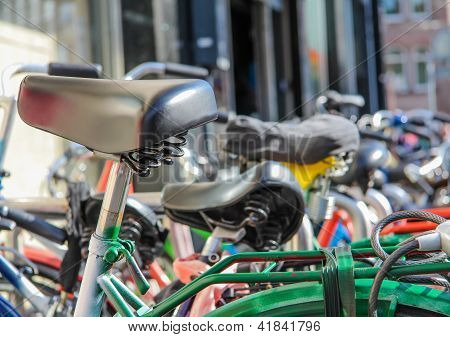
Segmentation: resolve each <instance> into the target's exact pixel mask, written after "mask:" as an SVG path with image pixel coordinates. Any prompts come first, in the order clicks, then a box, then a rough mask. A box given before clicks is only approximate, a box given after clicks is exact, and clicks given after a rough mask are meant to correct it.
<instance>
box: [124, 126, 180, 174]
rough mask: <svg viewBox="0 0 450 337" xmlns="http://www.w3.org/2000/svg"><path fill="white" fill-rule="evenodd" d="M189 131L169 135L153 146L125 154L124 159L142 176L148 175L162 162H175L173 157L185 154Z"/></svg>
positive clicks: (169, 163) (166, 163)
mask: <svg viewBox="0 0 450 337" xmlns="http://www.w3.org/2000/svg"><path fill="white" fill-rule="evenodd" d="M187 133H188V131H184V132H182V133H179V134H177V135H175V136H172V137H169V138H167V139H165V140H163V141H162V142H160V143H157V144H155V145H154V146H152V147H145V148H142V149H139V150H136V151H133V152H129V153H128V154H127V155H124V156H123V160H124V161H125V162H126V163H127V164H128V165H129V166H130V167H131V169H132V170H133V171H134V172H136V173H137V174H139V176H141V177H147V176H148V175H149V174H150V169H152V168H157V167H160V166H161V164H165V165H171V164H173V158H176V157H182V156H183V155H184V151H183V146H185V145H186V143H187V139H186V135H187Z"/></svg>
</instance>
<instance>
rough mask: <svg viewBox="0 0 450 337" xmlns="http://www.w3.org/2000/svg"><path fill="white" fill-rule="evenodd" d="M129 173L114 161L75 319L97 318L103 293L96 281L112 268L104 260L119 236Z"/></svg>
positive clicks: (93, 237) (122, 165)
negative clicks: (79, 317)
mask: <svg viewBox="0 0 450 337" xmlns="http://www.w3.org/2000/svg"><path fill="white" fill-rule="evenodd" d="M131 173H132V172H131V169H130V168H129V167H128V166H127V165H126V164H125V163H123V162H114V164H113V166H112V168H111V172H110V175H109V178H108V185H107V186H106V192H105V196H104V198H103V203H102V209H101V211H100V216H99V219H98V223H97V229H96V231H95V233H94V234H93V235H92V237H91V241H90V244H89V256H88V259H87V262H86V268H85V271H84V275H83V280H82V282H81V288H80V294H79V296H78V301H77V305H76V308H75V314H74V316H82V317H84V316H94V317H98V316H100V313H101V310H102V305H103V301H104V299H105V293H104V291H103V290H102V288H101V287H100V285H99V283H98V278H99V276H101V275H103V274H105V273H106V272H107V271H109V270H110V269H111V266H112V265H111V264H110V263H108V262H106V261H105V260H104V259H103V257H104V254H105V252H106V250H107V249H108V248H109V247H110V246H111V244H112V243H115V242H116V240H117V238H118V236H119V232H120V225H121V222H122V216H123V212H124V208H125V203H126V198H127V194H128V189H129V186H130V178H131Z"/></svg>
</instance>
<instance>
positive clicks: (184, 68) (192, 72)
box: [165, 63, 209, 78]
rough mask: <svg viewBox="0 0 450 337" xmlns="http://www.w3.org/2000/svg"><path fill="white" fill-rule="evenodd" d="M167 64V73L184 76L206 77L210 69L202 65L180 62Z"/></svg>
mask: <svg viewBox="0 0 450 337" xmlns="http://www.w3.org/2000/svg"><path fill="white" fill-rule="evenodd" d="M165 66H166V69H165V73H166V74H167V75H175V76H182V77H186V78H189V77H193V78H206V77H207V76H208V75H209V71H208V69H206V68H202V67H196V66H191V65H187V64H178V63H165Z"/></svg>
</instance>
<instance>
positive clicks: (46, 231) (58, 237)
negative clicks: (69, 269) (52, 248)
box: [0, 206, 67, 244]
mask: <svg viewBox="0 0 450 337" xmlns="http://www.w3.org/2000/svg"><path fill="white" fill-rule="evenodd" d="M0 215H1V216H3V217H4V218H7V219H10V220H13V221H14V222H15V223H16V225H17V226H18V227H20V228H23V229H25V230H27V231H30V232H32V233H34V234H37V235H40V236H42V237H44V238H46V239H48V240H50V241H53V242H56V243H58V244H63V243H64V242H65V241H66V239H67V232H66V231H65V230H64V229H61V228H58V227H56V226H54V225H52V224H51V223H49V222H47V221H45V220H44V219H42V218H39V217H37V216H35V215H33V214H30V213H27V212H24V211H22V210H18V209H11V208H9V207H6V206H0Z"/></svg>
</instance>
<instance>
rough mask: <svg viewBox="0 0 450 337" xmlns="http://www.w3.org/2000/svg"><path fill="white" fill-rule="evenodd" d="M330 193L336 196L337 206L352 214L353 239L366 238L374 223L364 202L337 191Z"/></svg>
mask: <svg viewBox="0 0 450 337" xmlns="http://www.w3.org/2000/svg"><path fill="white" fill-rule="evenodd" d="M330 195H332V196H333V197H334V198H335V201H336V203H335V205H336V208H341V209H344V210H345V211H347V212H348V214H349V215H350V217H351V219H352V223H353V238H352V239H353V241H356V240H361V239H364V238H366V237H367V236H368V235H369V233H370V228H371V227H372V224H371V222H370V214H368V210H367V211H366V210H365V209H364V208H363V206H365V205H364V203H363V202H362V201H357V200H354V199H352V198H350V197H348V196H346V195H344V194H341V193H337V192H330ZM366 208H367V207H366Z"/></svg>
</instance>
